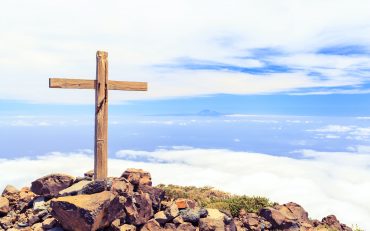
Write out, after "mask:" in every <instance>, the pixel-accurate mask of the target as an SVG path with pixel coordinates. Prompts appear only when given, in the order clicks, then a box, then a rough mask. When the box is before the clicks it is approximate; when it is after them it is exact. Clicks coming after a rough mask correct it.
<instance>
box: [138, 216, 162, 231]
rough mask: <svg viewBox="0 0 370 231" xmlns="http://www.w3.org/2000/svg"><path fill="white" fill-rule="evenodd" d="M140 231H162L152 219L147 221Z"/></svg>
mask: <svg viewBox="0 0 370 231" xmlns="http://www.w3.org/2000/svg"><path fill="white" fill-rule="evenodd" d="M140 230H141V231H162V227H161V226H160V225H159V223H158V222H157V221H156V220H154V219H152V220H149V221H148V222H147V223H146V224H145V225H144V226H143V227H142V228H141V229H140Z"/></svg>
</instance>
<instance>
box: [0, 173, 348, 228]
mask: <svg viewBox="0 0 370 231" xmlns="http://www.w3.org/2000/svg"><path fill="white" fill-rule="evenodd" d="M92 177H93V173H92V172H91V171H90V172H87V173H85V175H84V177H77V178H75V177H72V176H68V175H64V174H51V175H48V176H45V177H42V178H40V179H37V180H35V181H34V182H32V185H31V188H28V187H24V188H22V189H20V190H18V189H16V188H15V187H13V186H10V185H8V186H7V187H6V188H5V189H4V191H3V193H2V195H1V197H0V230H9V231H12V230H13V231H14V230H35V231H43V230H51V231H59V230H77V231H88V230H111V231H135V230H142V231H159V230H161V231H172V230H178V231H185V230H189V231H192V230H194V231H195V230H200V231H221V230H222V231H234V230H235V231H241V230H307V231H308V230H322V231H324V230H328V231H333V230H352V229H351V228H349V227H347V226H346V225H344V224H341V223H340V222H339V221H338V220H337V219H336V217H335V216H334V215H330V216H327V217H325V218H323V219H322V220H321V221H319V220H311V219H309V218H308V214H307V212H306V211H305V210H304V209H303V208H302V207H301V206H300V205H298V204H296V203H292V202H291V203H287V204H283V205H277V204H276V205H274V206H272V207H265V208H261V209H259V211H258V212H257V213H251V212H246V211H245V210H241V211H240V212H239V215H238V216H236V217H233V216H231V215H230V213H228V212H227V211H220V210H218V209H210V208H202V207H199V206H198V205H197V203H196V202H195V201H194V200H192V199H189V198H176V199H174V198H169V197H165V191H164V190H163V189H160V188H156V187H152V181H151V176H150V173H148V172H145V171H143V170H140V169H128V170H126V171H125V172H124V173H123V174H122V176H120V177H112V178H108V179H106V180H104V181H93V180H92Z"/></svg>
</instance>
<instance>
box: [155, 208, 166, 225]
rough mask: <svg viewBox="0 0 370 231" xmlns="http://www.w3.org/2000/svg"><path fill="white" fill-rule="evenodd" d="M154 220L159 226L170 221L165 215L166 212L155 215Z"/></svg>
mask: <svg viewBox="0 0 370 231" xmlns="http://www.w3.org/2000/svg"><path fill="white" fill-rule="evenodd" d="M154 219H155V220H156V221H157V222H158V223H159V224H162V225H163V224H165V223H166V222H167V221H168V220H169V219H168V217H167V216H166V214H165V213H164V211H159V212H157V213H156V214H154Z"/></svg>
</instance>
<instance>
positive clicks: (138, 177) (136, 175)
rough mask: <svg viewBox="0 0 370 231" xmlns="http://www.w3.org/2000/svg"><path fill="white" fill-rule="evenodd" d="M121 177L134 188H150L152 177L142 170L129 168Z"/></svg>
mask: <svg viewBox="0 0 370 231" xmlns="http://www.w3.org/2000/svg"><path fill="white" fill-rule="evenodd" d="M121 177H123V178H125V179H127V180H128V181H129V182H130V183H131V184H133V185H134V186H135V187H138V186H139V185H148V186H152V177H151V176H150V173H149V172H146V171H144V170H142V169H135V168H129V169H127V170H126V171H125V172H124V173H122V175H121Z"/></svg>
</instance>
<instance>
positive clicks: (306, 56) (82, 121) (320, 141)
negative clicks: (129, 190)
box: [0, 0, 370, 230]
mask: <svg viewBox="0 0 370 231" xmlns="http://www.w3.org/2000/svg"><path fill="white" fill-rule="evenodd" d="M1 9H2V13H1V14H0V27H1V28H2V30H1V32H0V51H1V56H0V73H1V75H0V80H1V84H0V137H1V139H0V147H1V148H0V169H2V172H3V173H4V172H5V176H4V174H2V175H1V176H0V190H1V188H4V187H5V185H7V184H14V185H16V186H17V187H22V186H27V185H29V184H30V182H31V181H32V180H34V179H36V178H38V177H41V176H43V175H45V174H48V173H51V172H64V173H69V174H73V175H81V174H83V172H85V171H87V170H90V169H91V168H92V166H93V164H92V160H93V153H92V150H93V132H94V118H93V115H94V91H93V90H71V89H49V88H48V78H51V77H59V78H63V77H64V78H83V79H94V78H95V65H96V57H95V54H96V51H97V50H104V51H107V52H108V60H109V79H111V80H123V81H146V82H148V84H149V89H148V91H147V92H124V91H110V92H109V157H110V160H109V169H110V174H112V175H119V174H120V173H121V172H123V171H124V170H125V169H126V168H128V167H138V168H144V169H146V170H149V171H151V172H152V175H153V180H154V182H155V183H172V184H180V185H198V186H203V185H210V186H213V187H216V188H219V189H221V190H225V191H228V192H231V193H237V194H247V195H263V196H267V197H269V198H271V199H272V200H274V201H277V202H279V203H286V202H289V201H295V202H297V203H299V204H301V205H303V206H304V207H305V208H306V210H307V211H308V212H309V214H310V217H313V218H317V219H321V218H322V217H323V216H326V215H328V214H336V215H337V217H338V218H339V219H340V220H341V221H343V222H345V223H347V224H349V225H352V224H358V225H360V226H361V227H362V228H365V229H366V230H370V222H369V220H370V219H368V218H369V217H370V201H369V199H368V196H367V195H365V193H366V192H368V191H369V190H370V180H369V179H370V166H369V164H368V163H369V158H370V141H369V138H370V107H369V106H368V105H369V103H368V102H370V14H369V13H368V12H369V10H370V2H369V1H367V0H353V1H346V0H324V1H323V0H310V1H303V0H281V1H276V0H259V1H252V0H243V1H242V0H229V1H224V0H220V1H214V0H213V1H208V0H203V1H195V0H176V1H173V0H158V1H155V2H154V1H140V0H139V1H113V0H108V1H104V2H102V1H94V0H90V1H87V0H86V1H74V2H73V5H71V4H68V2H66V1H59V0H55V1H46V0H36V1H32V3H31V2H30V1H20V0H12V1H10V0H5V1H3V2H2V6H1ZM3 169H4V170H3Z"/></svg>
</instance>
